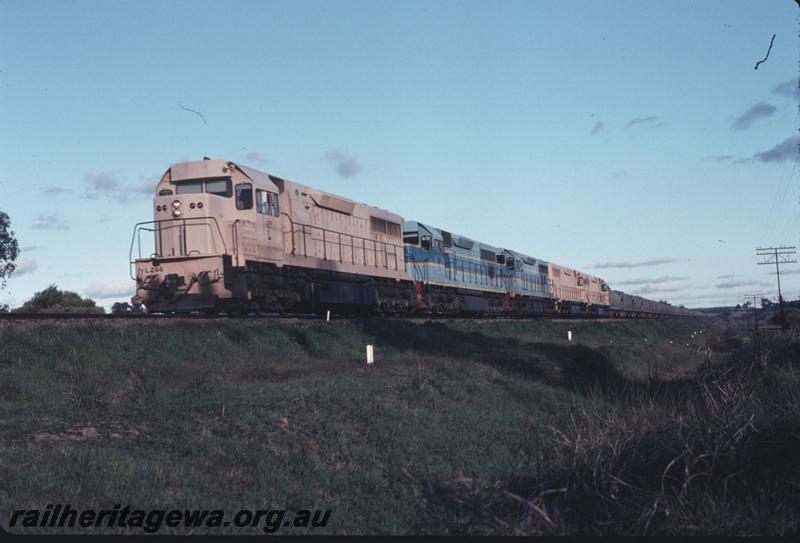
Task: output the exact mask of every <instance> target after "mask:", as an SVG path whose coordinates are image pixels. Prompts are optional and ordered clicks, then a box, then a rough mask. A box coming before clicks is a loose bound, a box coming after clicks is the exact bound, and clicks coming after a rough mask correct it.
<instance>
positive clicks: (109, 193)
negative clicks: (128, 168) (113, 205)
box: [83, 172, 155, 204]
mask: <svg viewBox="0 0 800 543" xmlns="http://www.w3.org/2000/svg"><path fill="white" fill-rule="evenodd" d="M83 182H84V183H85V184H86V185H88V188H87V191H86V192H85V193H84V197H86V198H89V199H90V200H96V199H98V198H101V197H103V198H107V199H109V200H113V201H116V202H119V203H123V204H124V203H127V202H129V201H130V200H131V199H132V198H134V197H137V196H142V195H145V194H148V195H150V194H152V193H153V190H154V188H155V183H151V182H150V181H145V182H142V183H139V184H136V185H125V184H123V183H122V180H121V179H120V178H119V177H118V176H117V174H115V173H114V172H98V173H87V174H86V175H84V176H83Z"/></svg>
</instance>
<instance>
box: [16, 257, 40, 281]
mask: <svg viewBox="0 0 800 543" xmlns="http://www.w3.org/2000/svg"><path fill="white" fill-rule="evenodd" d="M38 267H39V266H38V265H37V264H36V261H35V260H33V259H31V258H22V257H20V258H19V260H17V267H16V268H14V271H13V272H11V276H12V277H20V276H21V275H25V274H28V273H33V272H35V271H36V268H38Z"/></svg>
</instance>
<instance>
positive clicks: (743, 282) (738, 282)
mask: <svg viewBox="0 0 800 543" xmlns="http://www.w3.org/2000/svg"><path fill="white" fill-rule="evenodd" d="M771 284H772V283H767V282H764V281H753V280H752V279H731V280H730V281H727V282H725V283H717V284H716V285H714V286H715V287H716V288H724V289H728V288H736V287H768V286H770V285H771Z"/></svg>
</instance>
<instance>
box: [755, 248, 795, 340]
mask: <svg viewBox="0 0 800 543" xmlns="http://www.w3.org/2000/svg"><path fill="white" fill-rule="evenodd" d="M796 252H797V247H794V246H791V247H787V246H781V247H757V248H756V256H760V257H762V260H761V261H760V262H759V263H758V265H759V266H763V265H766V264H775V275H777V276H778V302H779V303H780V306H781V328H782V329H783V330H784V331H786V316H785V315H784V312H783V296H782V295H781V268H780V265H781V264H795V263H797V260H793V259H792V258H791V256H792V255H793V254H795V253H796Z"/></svg>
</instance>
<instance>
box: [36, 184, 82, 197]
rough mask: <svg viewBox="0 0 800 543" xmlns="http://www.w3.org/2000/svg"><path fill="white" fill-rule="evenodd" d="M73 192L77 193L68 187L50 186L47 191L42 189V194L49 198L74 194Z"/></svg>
mask: <svg viewBox="0 0 800 543" xmlns="http://www.w3.org/2000/svg"><path fill="white" fill-rule="evenodd" d="M73 192H75V191H74V190H72V189H69V188H67V187H57V186H50V187H47V188H45V189H42V194H46V195H48V196H57V195H59V194H72V193H73Z"/></svg>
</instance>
